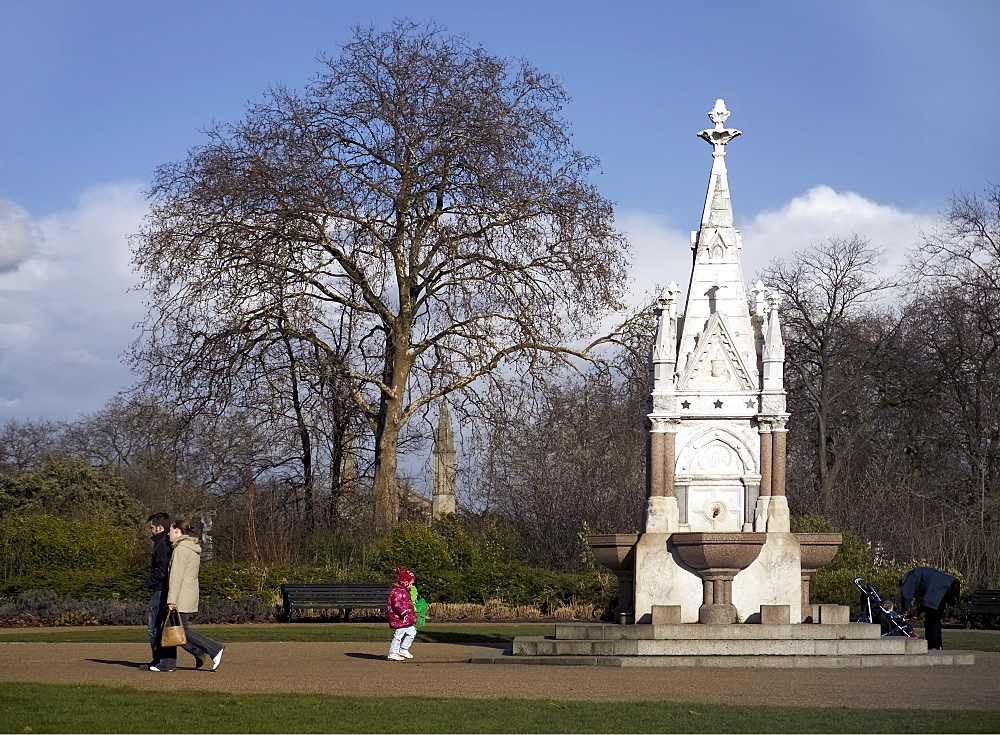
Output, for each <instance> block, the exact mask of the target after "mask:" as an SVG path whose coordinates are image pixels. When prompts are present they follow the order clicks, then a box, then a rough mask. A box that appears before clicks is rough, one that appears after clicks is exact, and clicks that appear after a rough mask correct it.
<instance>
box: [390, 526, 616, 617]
mask: <svg viewBox="0 0 1000 735" xmlns="http://www.w3.org/2000/svg"><path fill="white" fill-rule="evenodd" d="M375 566H376V568H377V569H379V570H380V571H381V572H382V574H383V575H384V577H385V579H387V580H391V579H392V578H393V573H392V569H393V568H394V567H403V568H406V569H409V570H411V571H413V573H414V574H416V581H415V584H416V586H417V588H418V589H419V590H420V594H421V595H422V596H423V597H424V598H426V599H427V600H428V602H454V603H462V602H467V603H479V604H482V603H485V602H487V601H489V600H502V601H503V602H505V603H507V604H508V605H535V606H537V607H539V608H541V609H542V611H543V612H550V611H551V610H553V609H555V608H556V607H559V606H560V605H562V604H568V603H590V604H593V605H595V606H597V607H601V608H605V607H608V605H609V604H610V603H611V602H612V600H613V598H614V596H615V595H616V594H617V589H618V587H617V581H616V580H615V578H614V577H613V576H612V575H610V574H606V573H602V572H599V571H592V572H554V571H550V570H547V569H540V568H537V567H530V566H527V565H525V564H521V563H519V562H513V561H505V560H502V559H501V558H500V555H499V553H498V552H497V551H495V550H492V549H488V548H484V547H483V546H482V545H480V544H478V543H476V542H475V541H474V540H473V539H471V538H470V537H469V536H468V534H466V533H465V531H464V530H463V529H462V528H461V527H460V526H459V524H458V523H457V522H456V521H455V520H454V519H446V520H444V521H441V522H439V523H438V524H437V525H436V526H435V527H434V528H430V527H428V526H426V525H424V524H419V523H411V524H403V525H401V526H399V527H397V528H396V530H395V531H393V533H392V534H391V535H390V536H389V537H388V538H386V539H385V540H384V541H383V542H382V543H381V544H380V546H379V549H378V555H377V559H376V563H375Z"/></svg>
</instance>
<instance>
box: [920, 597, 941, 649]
mask: <svg viewBox="0 0 1000 735" xmlns="http://www.w3.org/2000/svg"><path fill="white" fill-rule="evenodd" d="M920 612H922V613H923V614H924V636H925V637H926V638H927V648H929V649H930V650H932V651H933V650H934V649H940V648H942V645H941V611H940V610H937V609H934V608H930V607H923V606H921V608H920Z"/></svg>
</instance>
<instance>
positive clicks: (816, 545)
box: [795, 533, 844, 623]
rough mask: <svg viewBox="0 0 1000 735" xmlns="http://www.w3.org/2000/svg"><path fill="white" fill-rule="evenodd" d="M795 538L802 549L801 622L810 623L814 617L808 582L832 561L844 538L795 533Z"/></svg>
mask: <svg viewBox="0 0 1000 735" xmlns="http://www.w3.org/2000/svg"><path fill="white" fill-rule="evenodd" d="M795 538H796V539H798V541H799V547H800V548H801V549H802V600H801V603H802V622H803V623H812V622H815V618H816V616H815V615H813V608H812V604H811V602H810V599H809V597H810V595H809V581H810V579H812V575H813V574H815V573H816V570H817V569H819V568H821V567H825V566H826V565H827V564H829V563H830V562H831V561H833V557H835V556H836V555H837V552H838V551H839V550H840V544H841V543H843V541H844V537H843V536H841V535H840V534H839V533H797V534H795Z"/></svg>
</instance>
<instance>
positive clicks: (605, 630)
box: [555, 623, 901, 641]
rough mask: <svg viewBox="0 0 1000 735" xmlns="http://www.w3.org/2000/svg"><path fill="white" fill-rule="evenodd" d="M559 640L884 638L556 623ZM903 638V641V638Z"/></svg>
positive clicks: (837, 631)
mask: <svg viewBox="0 0 1000 735" xmlns="http://www.w3.org/2000/svg"><path fill="white" fill-rule="evenodd" d="M555 637H556V638H557V639H559V640H598V641H600V640H623V639H626V640H628V639H633V640H659V639H674V640H694V639H706V638H707V639H712V640H723V639H736V640H746V639H754V640H793V639H803V640H815V639H827V640H842V639H845V638H847V639H851V640H871V639H879V638H881V637H882V630H881V628H880V627H879V626H878V625H872V624H870V623H844V624H840V625H813V624H799V625H750V624H742V625H700V624H698V623H686V624H683V625H616V624H614V623H556V635H555ZM900 638H901V637H900Z"/></svg>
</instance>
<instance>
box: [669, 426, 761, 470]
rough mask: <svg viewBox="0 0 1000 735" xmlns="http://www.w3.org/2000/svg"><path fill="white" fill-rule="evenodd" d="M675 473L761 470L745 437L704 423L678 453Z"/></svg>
mask: <svg viewBox="0 0 1000 735" xmlns="http://www.w3.org/2000/svg"><path fill="white" fill-rule="evenodd" d="M676 467H677V470H676V472H677V474H679V475H681V474H683V475H711V476H718V477H732V478H737V477H745V476H747V475H756V474H759V472H760V467H759V465H758V462H757V458H756V455H755V454H754V452H753V449H752V448H751V447H750V446H749V445H748V444H747V443H746V441H745V440H744V439H743V438H742V437H740V436H739V435H737V434H734V433H733V432H731V431H729V430H727V429H726V428H724V427H718V426H715V427H706V428H704V429H702V430H701V431H699V432H698V433H696V434H694V435H693V436H691V437H690V438H689V439H688V440H687V441H686V442H685V443H684V446H683V447H681V450H680V451H679V452H678V454H677V465H676Z"/></svg>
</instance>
